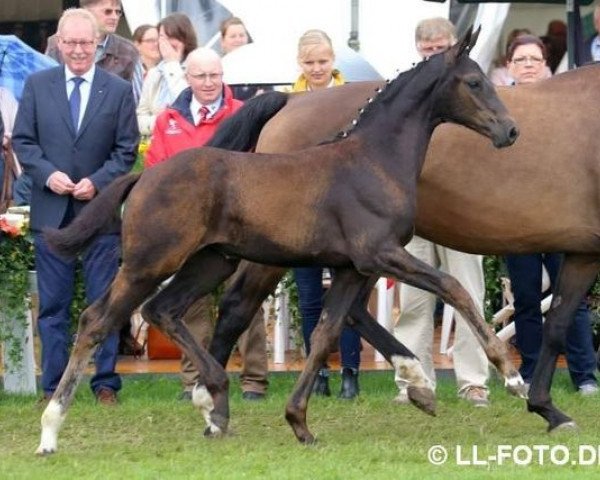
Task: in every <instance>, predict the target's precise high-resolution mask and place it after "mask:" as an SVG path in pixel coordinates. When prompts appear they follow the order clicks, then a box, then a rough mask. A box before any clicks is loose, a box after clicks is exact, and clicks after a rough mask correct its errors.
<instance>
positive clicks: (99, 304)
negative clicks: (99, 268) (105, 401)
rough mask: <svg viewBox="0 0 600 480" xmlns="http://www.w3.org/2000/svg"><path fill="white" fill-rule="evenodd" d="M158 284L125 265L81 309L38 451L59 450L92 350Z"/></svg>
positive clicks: (49, 406) (46, 410)
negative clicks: (60, 434) (61, 432)
mask: <svg viewBox="0 0 600 480" xmlns="http://www.w3.org/2000/svg"><path fill="white" fill-rule="evenodd" d="M158 284H159V281H158V280H154V281H153V280H152V279H150V277H149V276H148V277H146V278H143V277H142V276H134V275H128V271H127V269H125V268H124V269H122V270H121V271H119V273H118V274H117V276H116V277H115V280H114V281H113V283H112V285H111V287H110V289H109V290H108V291H107V292H106V293H105V294H104V295H103V296H102V297H101V298H99V299H98V300H97V301H96V302H94V303H93V304H92V305H90V306H89V307H88V308H86V309H85V311H84V312H83V313H82V315H81V317H80V320H79V328H78V334H77V339H76V341H75V345H74V347H73V351H72V352H71V356H70V358H69V363H68V364H67V368H66V370H65V372H64V373H63V376H62V378H61V380H60V383H59V384H58V387H57V389H56V391H55V392H54V395H53V396H52V399H51V400H50V402H49V403H48V406H47V407H46V409H45V410H44V413H43V414H42V422H41V423H42V436H41V440H40V445H39V447H38V449H37V450H36V453H37V454H39V455H45V454H49V453H54V452H55V451H56V448H57V444H58V432H59V430H60V427H61V425H62V424H63V422H64V420H65V417H66V415H67V409H68V408H69V406H70V405H71V402H72V401H73V396H74V395H75V390H76V389H77V385H79V382H80V381H81V377H82V376H83V372H84V369H85V367H86V366H87V364H88V361H89V359H90V357H91V355H92V353H93V352H94V351H95V350H96V348H97V347H98V345H99V344H100V343H102V341H103V340H104V339H105V338H106V337H107V335H108V334H109V333H110V332H112V331H116V330H117V329H119V328H120V327H121V326H122V324H123V323H124V322H125V321H126V320H127V319H128V318H130V317H131V314H132V313H133V310H134V309H135V308H136V307H137V306H138V305H139V304H140V303H141V302H142V301H143V300H144V299H145V298H146V297H147V296H148V295H149V294H150V293H151V292H152V291H153V290H154V289H155V287H156V286H157V285H158Z"/></svg>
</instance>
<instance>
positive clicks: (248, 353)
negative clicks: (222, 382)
mask: <svg viewBox="0 0 600 480" xmlns="http://www.w3.org/2000/svg"><path fill="white" fill-rule="evenodd" d="M214 302H215V299H214V296H213V295H207V296H205V297H203V298H201V299H199V300H198V301H196V302H195V303H194V304H193V305H192V306H191V307H190V308H189V309H188V311H187V312H186V314H185V316H184V318H183V321H184V322H185V324H186V325H187V327H188V329H189V330H190V332H191V334H192V336H193V337H194V339H195V340H196V341H197V342H198V343H199V344H200V345H202V346H203V347H204V348H208V346H209V344H210V340H211V338H212V335H213V331H214V322H215V318H214ZM238 348H239V351H240V354H241V357H242V371H241V374H240V379H241V384H242V391H244V392H256V393H265V392H266V390H267V386H268V384H269V382H268V380H267V374H268V372H269V365H268V360H267V334H266V331H265V322H264V321H263V315H262V309H259V311H258V312H257V313H256V315H255V316H254V318H253V319H252V323H251V324H250V326H249V327H248V330H246V331H245V332H244V333H243V334H242V335H241V337H240V338H239V340H238ZM181 380H182V383H183V388H184V390H191V389H192V388H193V387H194V385H195V384H196V382H198V381H200V378H199V375H198V371H197V370H196V368H195V367H194V365H193V364H192V362H191V361H190V360H189V359H188V357H187V355H185V354H182V356H181Z"/></svg>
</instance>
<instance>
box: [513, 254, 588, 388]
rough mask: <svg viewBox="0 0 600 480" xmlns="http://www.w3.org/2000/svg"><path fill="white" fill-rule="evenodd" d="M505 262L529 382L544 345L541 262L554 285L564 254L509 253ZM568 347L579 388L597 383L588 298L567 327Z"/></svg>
mask: <svg viewBox="0 0 600 480" xmlns="http://www.w3.org/2000/svg"><path fill="white" fill-rule="evenodd" d="M505 261H506V266H507V268H508V274H509V276H510V282H511V286H512V292H513V295H514V298H515V303H514V306H515V314H514V321H515V328H516V342H517V348H518V350H519V353H520V354H521V367H520V369H519V371H520V373H521V376H522V377H523V379H524V380H525V381H526V382H528V383H530V382H531V379H532V377H533V371H534V369H535V365H536V363H537V360H538V357H539V354H540V349H541V346H542V312H541V309H540V302H541V301H542V298H543V296H544V293H543V292H542V291H541V290H542V265H543V266H545V267H546V270H547V271H548V275H549V276H550V283H551V285H554V284H555V282H556V278H557V276H558V272H559V269H560V264H561V262H562V255H561V254H559V253H548V254H539V253H538V254H527V255H507V256H506V258H505ZM566 350H567V351H566V356H567V366H568V368H569V374H570V376H571V380H572V381H573V384H574V385H575V386H577V387H580V386H581V385H584V384H586V383H596V377H595V376H594V371H595V369H596V355H595V352H594V346H593V341H592V329H591V325H590V315H589V311H588V308H587V304H586V303H585V301H582V302H581V303H580V304H579V307H578V308H577V311H576V312H575V318H574V319H573V321H572V323H571V325H570V326H569V329H568V330H567V339H566Z"/></svg>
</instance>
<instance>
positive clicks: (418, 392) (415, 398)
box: [407, 385, 436, 417]
mask: <svg viewBox="0 0 600 480" xmlns="http://www.w3.org/2000/svg"><path fill="white" fill-rule="evenodd" d="M407 393H408V398H409V400H410V401H411V402H412V404H413V405H415V406H416V407H417V408H419V409H420V410H423V411H424V412H425V413H426V414H428V415H431V416H432V417H435V403H436V402H435V392H434V391H433V390H431V389H430V388H425V387H413V386H411V385H409V387H408V389H407Z"/></svg>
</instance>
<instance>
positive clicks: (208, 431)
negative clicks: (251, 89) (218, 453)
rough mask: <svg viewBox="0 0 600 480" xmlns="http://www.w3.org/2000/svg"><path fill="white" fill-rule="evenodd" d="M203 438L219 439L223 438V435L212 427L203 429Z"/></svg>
mask: <svg viewBox="0 0 600 480" xmlns="http://www.w3.org/2000/svg"><path fill="white" fill-rule="evenodd" d="M204 436H205V437H206V438H221V437H223V436H225V433H224V432H223V430H221V429H220V428H216V429H215V428H214V427H213V426H210V427H206V428H205V429H204Z"/></svg>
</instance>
